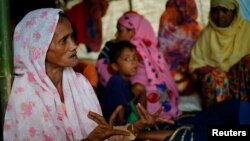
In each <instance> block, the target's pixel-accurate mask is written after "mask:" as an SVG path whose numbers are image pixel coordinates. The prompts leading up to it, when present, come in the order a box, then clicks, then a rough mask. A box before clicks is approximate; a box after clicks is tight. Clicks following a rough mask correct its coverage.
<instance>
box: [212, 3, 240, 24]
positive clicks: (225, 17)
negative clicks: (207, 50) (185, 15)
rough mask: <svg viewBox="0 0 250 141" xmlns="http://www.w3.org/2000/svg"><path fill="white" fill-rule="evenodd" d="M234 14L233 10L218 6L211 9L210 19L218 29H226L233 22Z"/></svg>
mask: <svg viewBox="0 0 250 141" xmlns="http://www.w3.org/2000/svg"><path fill="white" fill-rule="evenodd" d="M235 13H236V12H235V10H229V9H226V8H224V7H220V6H218V7H213V8H211V18H212V20H213V22H214V24H215V25H216V26H218V27H228V26H229V25H230V24H231V22H232V21H233V19H234V15H235Z"/></svg>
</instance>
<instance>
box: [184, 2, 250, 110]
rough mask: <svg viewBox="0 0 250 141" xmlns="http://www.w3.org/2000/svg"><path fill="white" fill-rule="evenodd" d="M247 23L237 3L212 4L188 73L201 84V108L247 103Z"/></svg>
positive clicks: (249, 59)
mask: <svg viewBox="0 0 250 141" xmlns="http://www.w3.org/2000/svg"><path fill="white" fill-rule="evenodd" d="M249 28H250V22H249V21H246V20H244V19H243V17H242V15H241V13H240V4H239V2H238V0H211V9H210V15H209V23H208V25H207V26H206V28H205V29H204V30H203V31H202V34H201V36H200V37H199V39H198V40H197V42H196V44H195V46H194V47H193V48H192V51H191V60H190V64H189V69H190V72H192V73H193V74H194V76H195V77H196V78H197V79H199V80H200V81H201V83H200V84H201V92H202V97H203V106H204V107H205V108H206V107H208V106H210V105H212V104H215V103H218V102H221V101H224V100H226V99H231V98H236V99H241V100H245V101H249V99H250V71H249V70H250V56H249V54H250V39H249V37H250V32H249V31H248V30H249Z"/></svg>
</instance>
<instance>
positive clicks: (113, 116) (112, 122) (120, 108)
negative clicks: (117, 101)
mask: <svg viewBox="0 0 250 141" xmlns="http://www.w3.org/2000/svg"><path fill="white" fill-rule="evenodd" d="M122 110H123V106H122V105H118V106H117V107H116V109H115V111H114V112H113V113H112V115H111V117H110V118H109V125H110V126H113V125H114V122H115V119H116V118H117V115H118V113H119V112H121V111H122Z"/></svg>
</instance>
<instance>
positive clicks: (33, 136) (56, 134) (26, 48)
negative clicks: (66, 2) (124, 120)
mask: <svg viewBox="0 0 250 141" xmlns="http://www.w3.org/2000/svg"><path fill="white" fill-rule="evenodd" d="M60 11H61V10H60V9H52V8H44V9H38V10H34V11H32V12H30V13H28V14H27V15H26V16H25V17H24V18H23V19H22V20H21V22H20V23H19V24H18V25H17V26H16V28H15V33H14V40H13V43H14V67H15V68H14V69H15V70H14V71H15V74H16V76H15V78H14V82H13V86H12V91H11V94H10V96H9V101H8V105H7V108H6V114H5V121H4V140H5V141H21V140H22V141H24V140H25V141H31V140H32V141H73V140H80V139H83V138H85V137H86V136H87V135H88V134H89V133H90V132H91V131H92V130H93V129H94V128H95V127H96V123H95V122H94V121H92V120H90V119H88V117H87V113H88V111H90V110H91V111H93V112H96V113H99V114H101V109H100V105H99V103H98V100H97V97H96V95H95V93H94V91H93V89H92V87H91V85H90V84H89V82H88V81H87V80H86V79H85V78H84V77H83V76H82V75H80V74H76V73H75V72H74V71H73V69H72V68H65V69H64V70H63V82H62V83H63V93H64V99H65V101H64V103H62V102H61V100H60V96H59V93H58V91H57V89H56V87H55V86H54V85H53V83H52V82H51V80H50V79H49V77H48V75H47V74H46V72H45V57H46V52H47V50H48V47H49V45H50V42H51V40H52V37H53V34H54V32H55V29H56V26H57V22H58V19H59V14H58V13H59V12H60Z"/></svg>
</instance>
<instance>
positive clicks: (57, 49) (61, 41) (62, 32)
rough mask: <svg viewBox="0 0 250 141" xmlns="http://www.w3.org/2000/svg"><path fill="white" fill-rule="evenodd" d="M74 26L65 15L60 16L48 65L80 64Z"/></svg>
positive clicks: (47, 59) (49, 53)
mask: <svg viewBox="0 0 250 141" xmlns="http://www.w3.org/2000/svg"><path fill="white" fill-rule="evenodd" d="M76 49H77V46H76V44H75V40H74V35H73V30H72V26H71V24H70V22H69V20H68V19H67V18H65V17H60V20H59V22H58V24H57V27H56V31H55V34H54V36H53V39H52V41H51V44H50V46H49V49H48V52H47V56H46V65H47V64H48V63H49V64H50V65H53V66H56V67H73V66H75V65H77V64H78V58H77V56H76Z"/></svg>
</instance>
